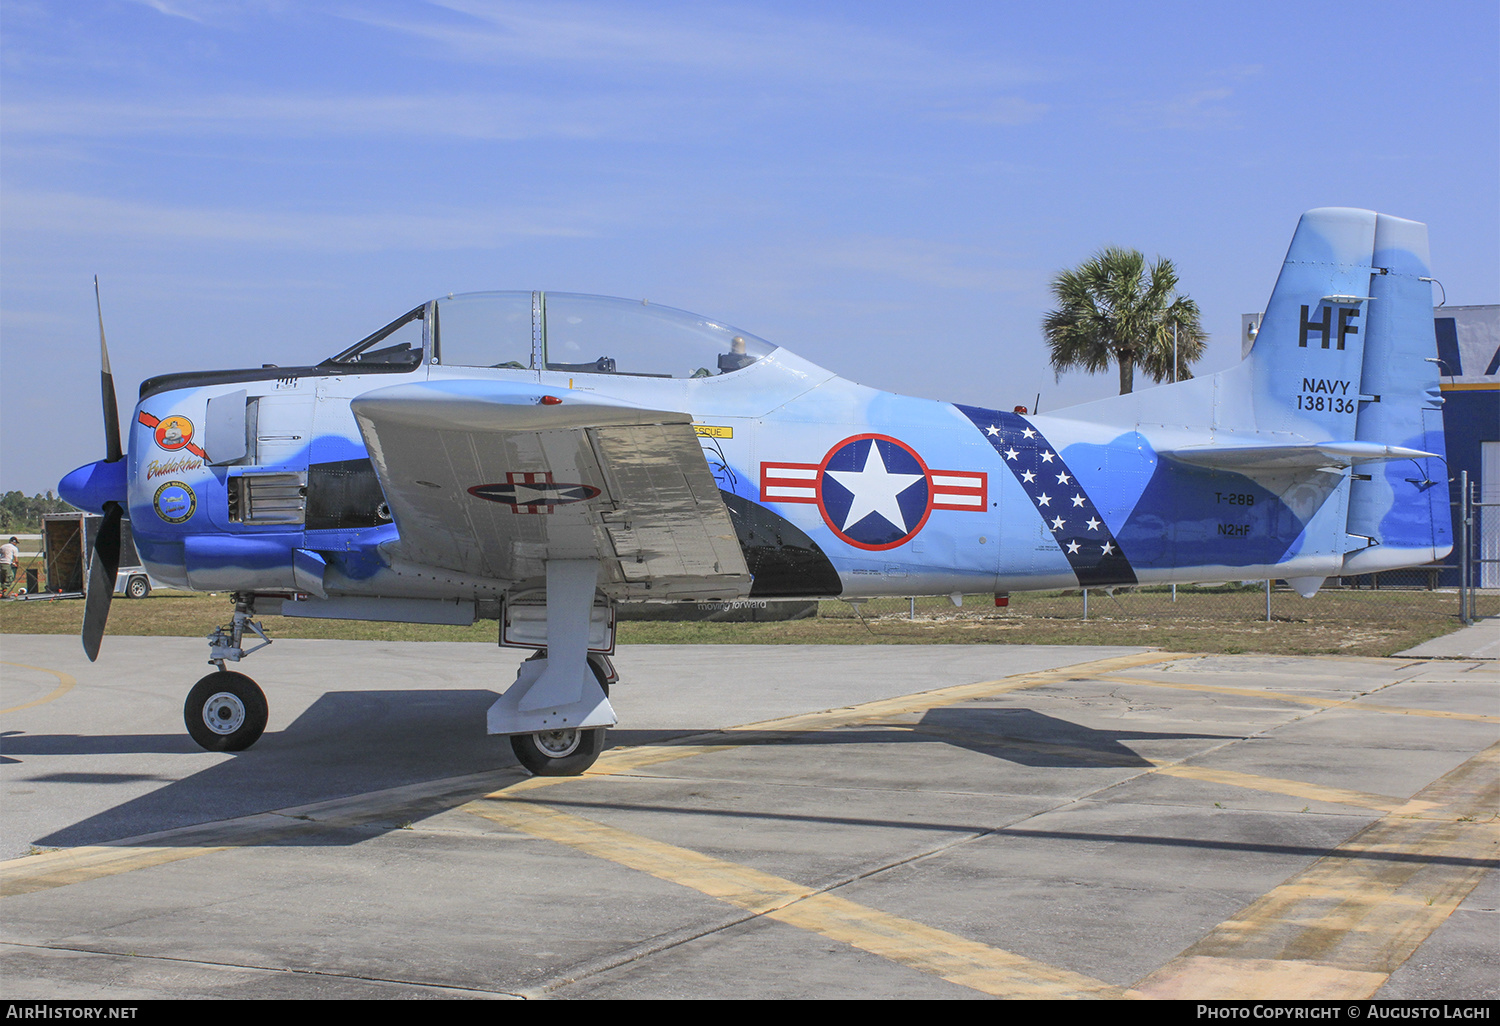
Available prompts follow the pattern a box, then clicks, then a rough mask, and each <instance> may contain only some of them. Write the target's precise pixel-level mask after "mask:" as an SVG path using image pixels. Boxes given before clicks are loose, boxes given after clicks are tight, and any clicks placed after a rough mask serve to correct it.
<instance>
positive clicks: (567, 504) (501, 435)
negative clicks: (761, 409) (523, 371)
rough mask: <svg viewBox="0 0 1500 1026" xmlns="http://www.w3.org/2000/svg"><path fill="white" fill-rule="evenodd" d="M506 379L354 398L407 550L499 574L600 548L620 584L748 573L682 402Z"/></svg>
mask: <svg viewBox="0 0 1500 1026" xmlns="http://www.w3.org/2000/svg"><path fill="white" fill-rule="evenodd" d="M563 395H564V396H565V397H566V398H564V400H563V401H562V402H560V403H554V404H543V403H542V402H541V398H542V393H541V391H540V390H539V388H538V386H535V385H531V386H524V385H523V386H517V385H512V384H510V383H497V382H474V381H464V382H445V383H431V384H425V385H399V386H395V387H394V388H386V389H379V390H377V391H375V392H371V393H367V394H366V395H364V396H361V397H360V398H358V399H356V400H354V402H353V404H352V406H353V409H354V413H355V416H356V418H357V419H358V421H359V425H360V430H361V432H362V434H363V435H364V437H365V442H366V445H367V446H368V448H369V451H370V456H371V462H372V463H373V464H374V466H375V470H376V473H377V474H378V475H379V477H380V482H381V487H382V488H383V489H384V490H385V496H386V501H387V503H388V504H389V506H390V508H391V513H392V517H393V519H394V520H395V522H396V526H397V529H398V531H399V533H400V541H399V542H397V543H395V547H396V551H395V552H393V555H394V556H397V557H399V558H400V559H401V560H402V561H406V562H411V563H415V564H419V565H422V566H428V567H433V568H437V569H440V570H445V571H450V572H453V573H456V574H463V575H465V576H468V577H474V578H483V579H487V580H494V581H501V582H517V581H523V580H529V579H533V578H537V577H541V576H544V575H545V561H546V560H549V559H598V560H599V561H600V564H601V573H600V586H601V587H602V588H604V590H605V591H607V592H610V593H612V594H614V595H615V596H616V597H627V596H628V597H632V598H726V597H738V596H742V595H744V594H746V593H747V592H748V590H749V587H750V581H751V578H750V573H749V569H748V568H747V567H746V565H745V561H744V555H743V554H742V552H741V551H740V548H739V544H738V542H737V541H736V538H735V532H734V527H733V525H732V523H731V522H730V519H729V513H728V510H727V509H726V508H725V506H724V502H723V499H722V498H721V497H720V495H719V490H718V486H717V484H716V483H715V481H714V478H713V475H712V473H711V472H710V470H709V469H708V464H707V461H706V460H705V459H704V457H703V450H702V446H701V444H700V442H699V441H698V436H697V434H696V433H695V432H694V431H693V428H692V422H691V418H690V417H689V416H688V415H687V414H684V413H677V412H674V411H665V410H649V409H643V408H639V407H632V406H627V405H623V404H616V403H601V402H597V401H592V400H589V399H587V398H575V397H576V396H577V393H563Z"/></svg>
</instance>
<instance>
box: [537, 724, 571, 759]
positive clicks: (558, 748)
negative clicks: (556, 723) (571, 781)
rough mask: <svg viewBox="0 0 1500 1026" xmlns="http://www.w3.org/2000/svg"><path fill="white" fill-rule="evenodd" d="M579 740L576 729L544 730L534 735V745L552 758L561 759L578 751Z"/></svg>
mask: <svg viewBox="0 0 1500 1026" xmlns="http://www.w3.org/2000/svg"><path fill="white" fill-rule="evenodd" d="M580 740H581V738H580V737H579V734H578V731H576V730H544V731H542V732H541V733H539V734H537V735H536V746H537V748H539V749H541V751H542V754H543V755H546V756H548V757H549V758H552V759H562V758H565V757H566V756H569V755H572V754H573V753H574V752H576V751H578V743H579V741H580Z"/></svg>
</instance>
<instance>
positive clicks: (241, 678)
mask: <svg viewBox="0 0 1500 1026" xmlns="http://www.w3.org/2000/svg"><path fill="white" fill-rule="evenodd" d="M269 715H270V710H269V708H268V707H267V706H266V696H265V693H264V692H262V691H261V689H260V687H259V686H258V685H257V684H256V683H255V681H253V680H251V679H250V678H249V677H246V676H245V675H244V674H243V673H235V672H233V671H232V670H220V671H218V672H217V673H210V674H209V675H208V676H207V677H204V678H203V679H202V680H200V681H199V682H198V683H197V684H194V685H193V690H191V691H189V692H188V696H187V703H186V704H185V705H184V706H183V707H182V718H183V721H184V722H185V723H186V724H187V729H188V733H189V734H191V735H192V736H193V740H194V741H196V742H198V744H200V745H202V746H203V747H204V748H207V749H208V750H209V751H210V752H242V751H244V750H245V749H246V748H249V747H250V746H251V745H253V744H255V742H256V741H259V740H260V736H261V734H262V733H264V732H265V729H266V720H267V718H268V717H269Z"/></svg>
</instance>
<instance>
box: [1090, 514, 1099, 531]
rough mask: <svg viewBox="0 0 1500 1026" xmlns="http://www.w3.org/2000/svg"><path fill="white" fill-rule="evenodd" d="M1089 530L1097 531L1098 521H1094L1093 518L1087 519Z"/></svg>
mask: <svg viewBox="0 0 1500 1026" xmlns="http://www.w3.org/2000/svg"><path fill="white" fill-rule="evenodd" d="M1089 530H1090V531H1097V530H1099V521H1097V520H1095V519H1094V518H1093V517H1089Z"/></svg>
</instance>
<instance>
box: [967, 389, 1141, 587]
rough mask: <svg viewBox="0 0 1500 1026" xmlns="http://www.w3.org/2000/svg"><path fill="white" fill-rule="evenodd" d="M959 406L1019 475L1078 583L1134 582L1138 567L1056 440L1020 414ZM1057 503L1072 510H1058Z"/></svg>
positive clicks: (1033, 504) (1018, 481) (1020, 482)
mask: <svg viewBox="0 0 1500 1026" xmlns="http://www.w3.org/2000/svg"><path fill="white" fill-rule="evenodd" d="M959 410H960V411H962V412H963V413H964V415H965V416H967V417H968V418H969V420H971V421H972V422H973V423H974V426H975V427H977V428H978V429H979V430H980V432H981V433H982V434H983V436H984V438H985V440H986V441H988V442H989V443H990V445H992V446H993V447H994V449H995V452H996V453H998V454H999V455H1000V457H1001V459H1002V461H1003V462H1004V463H1005V465H1006V466H1007V467H1009V468H1010V470H1011V473H1012V474H1014V475H1015V478H1016V482H1017V484H1019V485H1020V486H1021V490H1022V491H1024V492H1025V493H1026V497H1027V498H1028V499H1030V500H1031V503H1032V507H1033V508H1034V509H1035V510H1036V512H1037V515H1038V516H1039V517H1040V518H1041V520H1042V526H1043V527H1044V528H1045V529H1046V530H1047V531H1049V532H1050V533H1051V535H1052V537H1053V540H1054V541H1055V542H1056V543H1057V547H1058V549H1059V550H1060V551H1061V552H1062V554H1063V555H1064V556H1065V557H1066V558H1067V560H1068V563H1069V565H1070V566H1072V568H1073V572H1074V574H1076V575H1077V577H1078V581H1079V583H1080V584H1082V585H1084V586H1098V585H1106V584H1134V583H1136V576H1135V571H1134V569H1133V568H1132V567H1131V565H1130V561H1129V560H1128V559H1127V558H1126V555H1125V553H1123V552H1122V551H1121V550H1120V544H1119V539H1117V538H1116V537H1115V536H1114V534H1113V532H1111V531H1110V529H1109V525H1108V524H1107V523H1106V522H1105V520H1104V517H1103V516H1102V515H1101V514H1100V513H1099V512H1098V511H1097V510H1096V508H1095V506H1094V503H1093V501H1092V500H1091V499H1090V498H1089V493H1088V489H1087V487H1085V484H1084V482H1083V481H1081V480H1079V478H1078V475H1077V474H1075V473H1073V470H1072V468H1070V467H1069V466H1068V465H1067V460H1066V459H1064V458H1063V455H1062V452H1061V451H1060V450H1059V449H1058V447H1057V446H1055V445H1053V444H1051V443H1050V442H1049V441H1048V440H1047V439H1046V438H1045V437H1044V435H1043V433H1042V432H1041V431H1039V430H1038V429H1037V428H1036V427H1035V426H1033V425H1032V424H1031V423H1030V422H1029V421H1028V420H1027V419H1026V418H1024V417H1022V416H1021V415H1020V414H1016V413H1004V412H1001V411H997V410H985V409H980V408H978V407H972V406H960V407H959ZM1059 493H1061V494H1059ZM1058 506H1062V507H1063V508H1064V510H1072V511H1074V513H1073V514H1070V515H1064V514H1062V513H1058V512H1057V511H1056V510H1057V507H1058Z"/></svg>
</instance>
